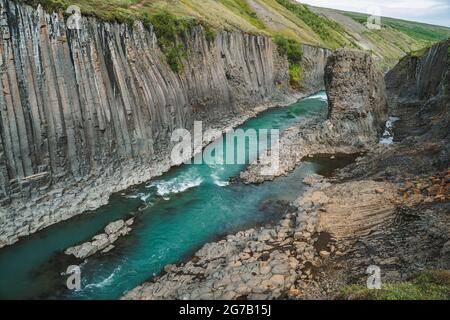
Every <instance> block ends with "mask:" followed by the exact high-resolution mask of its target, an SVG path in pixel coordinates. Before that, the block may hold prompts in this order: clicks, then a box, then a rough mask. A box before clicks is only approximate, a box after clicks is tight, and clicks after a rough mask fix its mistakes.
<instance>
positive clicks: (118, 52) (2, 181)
mask: <svg viewBox="0 0 450 320" xmlns="http://www.w3.org/2000/svg"><path fill="white" fill-rule="evenodd" d="M0 6H1V16H0V36H1V38H2V42H1V43H0V70H1V73H0V118H1V119H0V204H1V206H0V247H2V246H4V245H6V244H12V243H14V242H16V241H17V240H18V238H19V237H22V236H25V235H27V234H30V233H33V232H35V231H37V230H40V229H42V228H44V227H46V226H48V225H51V224H53V223H56V222H59V221H61V220H64V219H67V218H69V217H71V216H73V215H75V214H79V213H82V212H84V211H86V210H92V209H95V208H97V207H99V206H101V205H104V204H106V203H107V201H108V198H109V195H110V194H111V193H113V192H117V191H120V190H123V189H125V188H127V187H128V186H130V185H133V184H137V183H141V182H144V181H147V180H149V179H150V178H152V177H153V176H156V175H159V174H161V173H163V172H165V171H166V170H168V169H169V168H170V166H171V163H170V161H169V160H170V159H169V154H170V149H171V142H170V133H171V132H172V131H173V130H174V129H175V128H180V127H182V128H187V129H190V128H191V127H192V125H193V121H194V120H203V121H204V123H203V127H204V128H205V129H206V128H208V127H210V128H216V129H225V128H228V127H232V126H235V125H238V124H240V123H242V122H243V121H244V120H245V119H247V118H248V117H250V116H254V115H255V113H256V112H258V110H259V111H261V110H263V109H264V108H267V107H269V106H275V105H279V104H287V103H291V102H294V101H295V98H298V97H299V96H300V95H301V94H299V93H294V92H292V91H291V90H290V89H289V76H288V62H287V59H286V57H281V56H279V55H278V50H277V48H276V45H275V44H274V43H273V42H272V41H271V39H270V38H269V37H265V36H261V35H249V34H245V33H241V32H227V31H220V32H218V33H217V35H216V36H215V38H214V39H213V40H211V39H209V38H208V39H207V37H205V32H204V30H203V28H202V27H193V28H191V29H189V30H188V31H186V32H185V33H184V34H182V35H180V37H179V39H178V41H179V42H180V45H182V46H183V47H184V50H185V51H186V58H185V59H183V65H184V71H183V72H181V73H175V72H173V71H172V70H171V68H170V67H169V65H168V64H167V63H166V59H165V56H164V54H163V53H162V52H161V50H160V48H159V47H158V44H157V39H156V35H155V33H154V32H153V30H152V29H151V28H146V27H144V26H143V25H142V24H141V23H140V22H135V23H134V25H133V26H130V25H126V24H117V23H107V22H102V21H99V20H97V19H95V18H92V17H83V18H82V19H81V22H82V23H81V26H82V27H81V29H80V30H76V29H69V28H68V27H67V25H66V21H65V20H64V17H63V15H62V14H55V13H53V14H50V13H46V12H44V11H43V10H42V8H41V7H39V8H38V9H37V10H36V9H33V8H32V7H30V6H27V5H23V4H18V3H16V2H12V1H9V0H0ZM311 50H313V51H314V50H316V51H317V50H319V51H320V49H318V48H317V49H311ZM322 51H323V50H322ZM308 52H309V51H308V50H306V51H305V53H306V57H307V61H308V67H307V70H308V72H307V74H306V75H307V77H308V74H309V73H311V75H312V76H311V79H309V78H306V80H305V85H304V87H305V88H308V90H311V91H316V90H321V89H323V84H322V83H320V81H317V79H319V78H320V77H321V76H322V74H323V70H322V64H323V62H322V61H323V59H324V55H325V53H323V54H322V56H320V57H319V56H318V62H319V63H318V64H317V66H318V67H314V63H313V62H314V59H315V57H314V56H313V55H309V54H308ZM324 52H325V51H324ZM305 61H306V60H305Z"/></svg>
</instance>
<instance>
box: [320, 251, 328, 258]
mask: <svg viewBox="0 0 450 320" xmlns="http://www.w3.org/2000/svg"><path fill="white" fill-rule="evenodd" d="M319 255H320V256H321V257H322V258H324V259H327V258H329V257H330V253H329V252H328V251H325V250H322V251H320V252H319Z"/></svg>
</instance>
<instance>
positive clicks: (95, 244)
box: [64, 218, 134, 259]
mask: <svg viewBox="0 0 450 320" xmlns="http://www.w3.org/2000/svg"><path fill="white" fill-rule="evenodd" d="M133 223H134V218H130V219H128V220H126V221H124V220H117V221H114V222H111V223H110V224H108V225H107V226H106V227H105V229H104V231H105V233H100V234H98V235H96V236H94V237H92V241H88V242H85V243H83V244H80V245H78V246H74V247H70V248H67V249H66V250H65V251H64V253H65V254H67V255H73V256H74V257H76V258H78V259H85V258H87V257H90V256H92V255H93V254H95V253H97V252H99V251H101V252H102V253H106V252H109V251H111V250H112V249H113V248H114V242H116V241H117V239H119V238H120V237H123V236H125V235H127V234H128V233H129V232H130V231H131V228H130V226H131V225H132V224H133Z"/></svg>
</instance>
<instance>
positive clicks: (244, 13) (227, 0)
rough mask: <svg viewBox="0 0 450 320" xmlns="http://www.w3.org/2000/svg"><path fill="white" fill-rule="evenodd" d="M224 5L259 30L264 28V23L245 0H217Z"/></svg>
mask: <svg viewBox="0 0 450 320" xmlns="http://www.w3.org/2000/svg"><path fill="white" fill-rule="evenodd" d="M219 1H220V2H221V3H222V4H223V5H224V6H226V7H228V8H229V9H231V10H232V11H233V12H235V13H236V14H238V15H239V16H241V17H243V18H244V19H245V20H247V21H248V22H250V23H251V24H252V25H253V26H255V27H256V28H257V29H259V30H264V29H265V28H266V27H265V25H264V23H263V22H262V21H261V20H260V19H259V18H258V16H257V15H256V13H255V12H254V11H253V10H252V9H251V8H250V6H249V5H248V3H247V2H246V1H245V0H219Z"/></svg>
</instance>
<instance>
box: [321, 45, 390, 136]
mask: <svg viewBox="0 0 450 320" xmlns="http://www.w3.org/2000/svg"><path fill="white" fill-rule="evenodd" d="M325 87H326V91H327V96H328V119H329V120H331V122H332V123H333V124H340V125H341V124H343V123H345V125H354V126H355V125H356V126H358V130H359V132H360V133H365V134H367V135H373V133H376V134H377V133H381V132H380V131H381V130H382V128H383V126H384V124H385V122H386V120H387V102H386V92H385V85H384V79H383V75H382V73H381V72H380V71H378V70H377V69H376V67H375V64H374V63H373V61H372V58H371V56H370V55H368V54H364V53H361V52H358V51H353V50H348V49H339V50H336V52H335V53H334V54H333V55H331V56H330V57H329V59H328V62H327V65H326V68H325Z"/></svg>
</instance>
